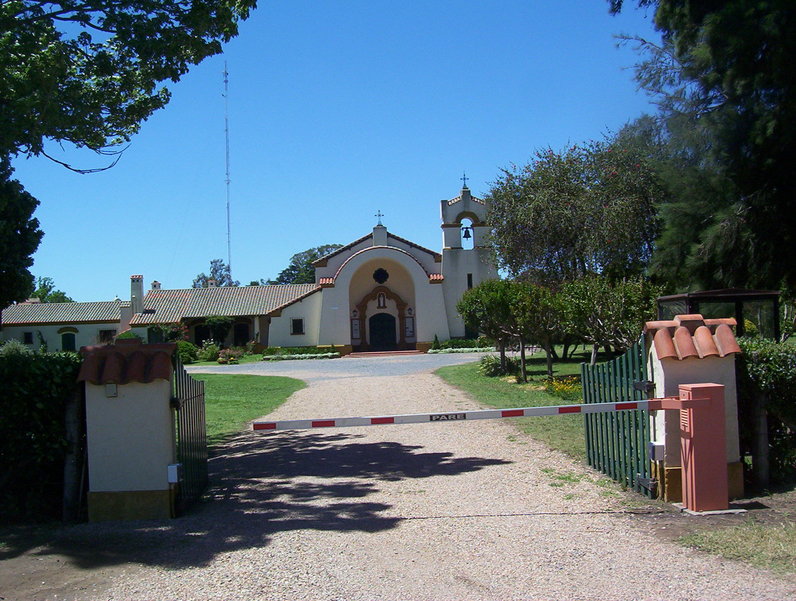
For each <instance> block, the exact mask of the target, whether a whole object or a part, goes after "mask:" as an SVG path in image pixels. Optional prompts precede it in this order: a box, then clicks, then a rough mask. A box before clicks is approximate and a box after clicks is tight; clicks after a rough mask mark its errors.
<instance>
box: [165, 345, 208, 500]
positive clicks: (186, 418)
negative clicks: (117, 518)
mask: <svg viewBox="0 0 796 601" xmlns="http://www.w3.org/2000/svg"><path fill="white" fill-rule="evenodd" d="M172 405H173V406H174V409H175V410H176V412H177V419H176V422H177V424H176V427H177V461H178V462H179V463H180V464H181V465H182V477H181V479H180V484H179V487H178V492H177V509H178V510H179V511H184V510H185V508H186V507H187V506H188V505H190V504H191V503H192V502H194V501H196V500H197V499H199V497H200V496H201V495H202V493H203V492H204V489H205V488H206V487H207V482H208V478H207V432H206V426H205V383H204V382H202V381H200V380H194V379H193V378H192V377H191V376H190V375H188V373H187V372H186V371H185V368H184V367H183V366H182V362H181V361H180V359H179V357H177V356H175V358H174V395H173V397H172Z"/></svg>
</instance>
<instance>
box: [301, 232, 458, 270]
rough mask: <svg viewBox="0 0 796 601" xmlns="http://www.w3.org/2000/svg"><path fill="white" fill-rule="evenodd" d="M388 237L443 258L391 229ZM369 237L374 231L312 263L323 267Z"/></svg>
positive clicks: (436, 259)
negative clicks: (397, 234)
mask: <svg viewBox="0 0 796 601" xmlns="http://www.w3.org/2000/svg"><path fill="white" fill-rule="evenodd" d="M387 237H388V239H389V238H393V239H395V240H398V241H399V242H403V243H404V244H406V245H407V246H409V247H411V248H416V249H417V250H419V251H421V252H424V253H428V254H429V255H431V256H432V257H434V260H435V261H436V262H439V261H441V260H442V255H440V254H439V253H438V252H434V251H433V250H430V249H428V248H426V247H425V246H420V245H419V244H415V243H414V242H412V241H411V240H407V239H406V238H401V236H396V235H395V234H393V233H390V232H389V231H388V232H387ZM368 238H373V233H372V232H371V233H370V234H367V235H365V236H362V237H361V238H358V239H357V240H354V241H353V242H351V243H349V244H346V245H345V246H341V247H340V248H338V249H337V250H334V251H332V252H330V253H329V254H328V255H324V256H323V257H321V258H320V259H316V260H315V261H313V262H312V265H313V266H315V267H323V266H325V265H326V263H327V262H328V261H329V259H331V258H332V257H335V256H337V255H339V254H340V253H344V252H346V251H349V250H351V249H352V248H354V247H355V246H357V245H358V244H361V243H362V242H364V241H365V240H367V239H368Z"/></svg>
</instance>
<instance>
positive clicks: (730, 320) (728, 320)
mask: <svg viewBox="0 0 796 601" xmlns="http://www.w3.org/2000/svg"><path fill="white" fill-rule="evenodd" d="M705 325H706V326H708V327H709V328H710V331H711V332H713V333H714V334H715V333H716V328H717V327H718V326H720V325H726V326H732V327H735V326H737V325H738V322H737V321H735V318H734V317H722V318H720V319H706V320H705Z"/></svg>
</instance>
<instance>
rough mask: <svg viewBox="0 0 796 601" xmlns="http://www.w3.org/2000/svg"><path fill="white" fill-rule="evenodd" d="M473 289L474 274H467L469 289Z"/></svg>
mask: <svg viewBox="0 0 796 601" xmlns="http://www.w3.org/2000/svg"><path fill="white" fill-rule="evenodd" d="M472 287H473V274H472V273H468V274H467V289H468V290H470V289H471V288H472Z"/></svg>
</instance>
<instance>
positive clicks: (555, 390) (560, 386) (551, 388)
mask: <svg viewBox="0 0 796 601" xmlns="http://www.w3.org/2000/svg"><path fill="white" fill-rule="evenodd" d="M544 389H545V390H546V391H547V392H549V393H550V394H552V395H554V396H557V397H558V398H560V399H563V400H565V401H581V400H582V399H583V386H581V384H580V377H578V376H562V377H558V378H548V379H547V380H545V385H544Z"/></svg>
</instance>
